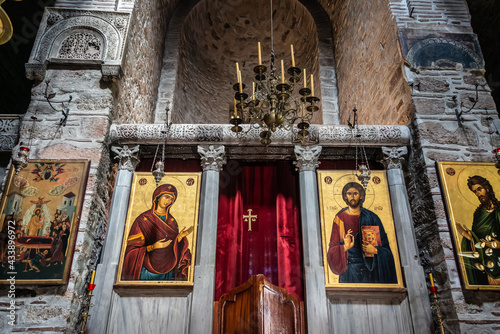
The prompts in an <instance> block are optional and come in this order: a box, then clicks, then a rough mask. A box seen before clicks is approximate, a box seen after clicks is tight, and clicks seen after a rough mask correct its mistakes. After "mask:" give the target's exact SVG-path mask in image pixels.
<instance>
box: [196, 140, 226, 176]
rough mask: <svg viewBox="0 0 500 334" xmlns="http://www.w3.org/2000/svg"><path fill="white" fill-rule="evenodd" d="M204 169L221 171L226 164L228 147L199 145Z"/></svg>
mask: <svg viewBox="0 0 500 334" xmlns="http://www.w3.org/2000/svg"><path fill="white" fill-rule="evenodd" d="M198 153H199V154H200V156H201V167H202V168H203V171H204V172H205V171H208V170H213V171H216V172H220V171H221V170H222V167H223V166H224V165H225V164H226V149H225V147H224V145H218V146H215V145H203V146H202V145H198Z"/></svg>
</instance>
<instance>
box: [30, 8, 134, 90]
mask: <svg viewBox="0 0 500 334" xmlns="http://www.w3.org/2000/svg"><path fill="white" fill-rule="evenodd" d="M129 24H130V13H125V12H107V11H94V10H92V11H89V10H74V9H64V8H49V7H47V8H45V12H44V14H43V18H42V22H41V24H40V28H39V30H38V35H37V37H36V40H35V45H34V46H33V50H32V52H31V56H30V59H29V62H28V63H27V64H26V76H27V77H28V78H30V79H33V80H38V81H41V80H43V78H44V76H45V71H46V69H47V66H51V64H57V65H59V66H61V65H63V66H64V65H66V66H70V67H73V68H74V67H75V66H78V67H89V66H92V67H96V66H100V67H101V68H102V69H103V77H104V79H110V78H111V77H119V76H120V70H121V65H122V60H123V54H124V48H125V41H126V38H127V33H128V30H129Z"/></svg>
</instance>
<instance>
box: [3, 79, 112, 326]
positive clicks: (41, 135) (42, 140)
mask: <svg viewBox="0 0 500 334" xmlns="http://www.w3.org/2000/svg"><path fill="white" fill-rule="evenodd" d="M101 76H102V74H101V72H100V71H98V70H49V71H47V73H46V79H47V80H50V84H49V88H48V91H49V94H50V93H56V97H55V98H54V100H58V101H64V100H68V99H69V96H70V95H71V96H72V101H71V103H69V104H67V105H68V107H69V110H70V113H69V117H68V119H67V123H66V125H65V126H61V125H59V122H60V119H61V113H60V112H56V111H54V110H53V109H52V108H51V107H50V106H49V104H48V103H47V101H46V99H45V97H44V93H45V89H46V87H45V83H42V84H40V85H38V86H37V87H35V88H34V89H33V90H32V100H31V103H30V106H29V108H28V110H27V112H26V114H25V115H24V120H23V123H22V125H21V130H20V141H21V142H23V143H24V144H25V145H28V142H29V141H28V139H29V137H30V133H31V132H32V139H33V140H32V142H31V148H32V150H31V152H30V159H89V160H90V172H89V180H88V183H87V187H86V192H85V196H84V202H83V208H82V213H81V219H80V225H79V229H78V234H77V238H76V244H75V252H74V255H73V264H72V268H71V272H70V278H69V282H68V284H67V285H63V286H53V287H40V286H34V285H31V286H30V285H19V284H18V285H17V286H16V296H15V302H16V307H17V309H16V316H17V320H16V324H15V326H14V327H12V326H10V325H8V324H7V321H8V318H7V317H6V316H4V313H5V310H7V305H8V303H9V299H8V298H7V293H6V292H7V291H8V289H7V290H6V287H5V286H2V287H0V289H1V290H0V291H1V292H0V295H1V296H2V297H0V305H1V306H2V312H1V313H2V317H0V333H11V332H65V331H68V332H72V331H73V330H74V329H75V328H76V326H77V322H78V321H79V319H80V315H81V301H82V300H81V296H83V295H84V293H85V284H86V283H87V282H88V279H89V278H90V276H89V273H90V271H91V269H93V268H94V267H95V262H96V260H97V257H98V252H99V250H100V247H101V246H102V236H103V233H104V229H105V225H106V220H107V207H106V206H107V203H108V200H109V196H108V191H107V187H103V186H102V185H103V184H104V185H106V183H107V179H108V169H109V163H110V162H109V153H108V149H107V145H106V137H107V134H108V130H109V125H110V117H109V115H110V111H111V108H112V97H111V91H110V90H109V89H106V88H104V89H103V88H100V80H101ZM55 106H58V104H55ZM32 116H35V117H36V121H35V122H33V121H32V119H31V117H32ZM4 306H5V307H4Z"/></svg>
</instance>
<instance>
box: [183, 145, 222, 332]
mask: <svg viewBox="0 0 500 334" xmlns="http://www.w3.org/2000/svg"><path fill="white" fill-rule="evenodd" d="M198 153H199V154H200V156H201V167H202V168H203V177H202V184H201V194H200V195H201V196H200V213H199V221H198V240H197V246H196V253H197V254H196V262H195V267H194V282H193V284H194V286H193V295H192V302H191V315H190V323H189V333H192V334H203V333H207V334H209V333H212V330H213V328H212V327H213V308H214V291H215V250H216V246H217V214H218V206H219V172H220V171H221V170H222V166H223V165H224V164H225V163H226V157H225V148H224V146H222V145H221V146H214V145H210V146H201V145H200V146H198Z"/></svg>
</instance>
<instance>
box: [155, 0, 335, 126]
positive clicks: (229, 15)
mask: <svg viewBox="0 0 500 334" xmlns="http://www.w3.org/2000/svg"><path fill="white" fill-rule="evenodd" d="M312 13H314V15H312ZM270 16H271V9H270V3H269V1H268V0H257V1H256V2H247V1H236V2H235V1H232V2H231V1H228V0H222V1H210V0H202V1H200V2H198V3H196V1H189V2H184V3H181V4H180V5H179V6H178V7H177V9H176V12H175V13H174V15H173V17H172V20H171V22H170V24H169V28H168V32H167V37H166V41H165V52H164V59H163V68H162V73H161V79H160V86H159V90H158V100H157V105H156V111H155V123H163V122H164V117H165V108H166V107H168V108H169V109H170V110H171V111H172V114H171V119H172V121H173V122H175V123H177V124H185V123H191V124H225V123H228V114H229V113H228V110H229V105H230V104H231V103H232V99H233V96H234V91H233V90H232V85H233V84H234V83H235V81H236V71H235V63H236V62H238V63H239V66H240V69H241V71H242V77H243V81H244V82H245V83H246V84H247V85H248V86H250V87H251V84H252V80H254V78H253V77H254V75H253V67H254V66H255V65H257V42H261V44H262V58H263V63H264V64H265V65H266V66H267V67H268V68H269V67H270V52H271V33H270V29H271V27H270V25H271V20H270ZM320 23H321V24H320ZM273 25H274V26H273V28H274V29H273V31H274V40H273V44H274V51H275V57H276V66H277V67H279V62H280V61H281V59H284V60H285V67H286V68H288V67H289V66H290V62H291V61H290V44H293V45H294V51H295V61H296V66H298V67H300V68H306V70H307V74H308V75H307V76H308V77H309V75H310V74H313V75H314V78H315V91H316V94H315V95H317V96H319V97H320V98H322V101H323V108H322V110H321V109H320V112H318V113H317V115H316V117H315V119H314V121H313V122H314V123H317V124H335V123H337V122H338V107H337V104H336V101H337V88H336V81H335V71H334V60H333V43H332V33H331V24H330V22H329V19H328V16H327V15H326V13H325V12H324V11H323V9H322V7H321V6H320V5H319V4H318V3H317V2H315V1H308V2H306V1H304V4H303V3H301V2H299V1H297V0H286V1H280V2H275V3H273ZM320 64H321V68H320ZM300 84H301V83H300ZM249 89H250V90H251V88H249ZM296 90H297V91H298V89H296ZM325 100H326V103H325ZM325 106H327V107H326V108H325Z"/></svg>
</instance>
